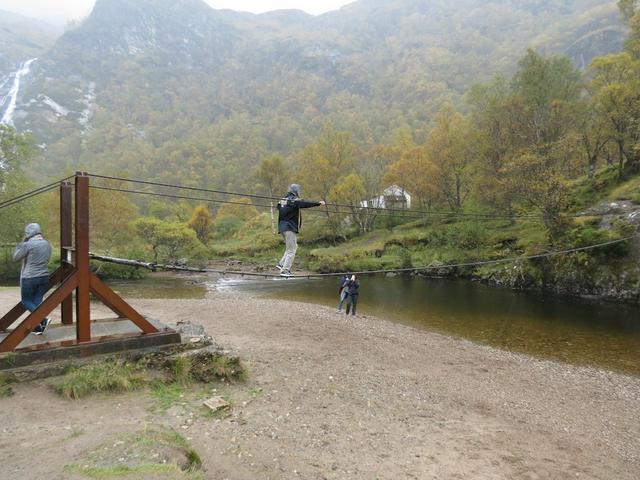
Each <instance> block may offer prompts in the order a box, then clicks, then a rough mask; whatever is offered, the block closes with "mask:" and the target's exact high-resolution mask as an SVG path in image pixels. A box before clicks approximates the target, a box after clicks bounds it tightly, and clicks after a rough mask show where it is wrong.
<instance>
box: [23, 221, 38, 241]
mask: <svg viewBox="0 0 640 480" xmlns="http://www.w3.org/2000/svg"><path fill="white" fill-rule="evenodd" d="M39 234H42V229H41V228H40V225H38V224H37V223H30V224H29V225H27V226H26V227H24V235H25V237H27V238H31V237H35V236H36V235H39Z"/></svg>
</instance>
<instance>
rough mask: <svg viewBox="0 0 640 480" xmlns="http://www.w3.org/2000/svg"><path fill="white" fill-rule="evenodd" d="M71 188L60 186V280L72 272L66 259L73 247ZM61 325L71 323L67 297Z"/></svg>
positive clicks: (70, 296) (69, 185)
mask: <svg viewBox="0 0 640 480" xmlns="http://www.w3.org/2000/svg"><path fill="white" fill-rule="evenodd" d="M72 195H73V187H72V186H71V184H70V183H69V182H62V183H61V184H60V268H61V270H62V271H61V273H62V280H64V279H65V278H66V277H68V276H69V275H70V274H71V272H73V265H72V264H71V259H68V258H67V255H68V254H69V249H70V248H71V247H72V245H73V225H72V222H73V217H72V212H71V206H72ZM60 314H61V317H62V323H63V324H65V325H71V324H72V323H73V297H72V295H69V296H68V297H67V298H65V299H64V300H63V301H62V304H61V307H60Z"/></svg>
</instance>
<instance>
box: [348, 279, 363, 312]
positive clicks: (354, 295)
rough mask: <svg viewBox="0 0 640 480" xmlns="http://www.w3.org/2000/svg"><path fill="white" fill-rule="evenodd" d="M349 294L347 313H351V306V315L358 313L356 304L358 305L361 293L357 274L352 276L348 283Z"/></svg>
mask: <svg viewBox="0 0 640 480" xmlns="http://www.w3.org/2000/svg"><path fill="white" fill-rule="evenodd" d="M347 288H348V289H349V294H348V295H347V315H349V307H351V315H355V314H356V306H357V305H358V295H359V294H360V280H358V279H357V278H356V276H355V275H352V276H351V279H350V280H349V283H348V284H347Z"/></svg>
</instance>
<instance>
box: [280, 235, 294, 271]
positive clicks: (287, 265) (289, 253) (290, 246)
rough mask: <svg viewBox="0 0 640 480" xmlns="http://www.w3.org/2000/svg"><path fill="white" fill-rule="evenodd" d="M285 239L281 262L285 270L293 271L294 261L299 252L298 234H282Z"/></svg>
mask: <svg viewBox="0 0 640 480" xmlns="http://www.w3.org/2000/svg"><path fill="white" fill-rule="evenodd" d="M282 236H283V237H284V245H285V250H284V255H283V256H282V259H281V260H280V265H282V269H283V270H291V266H292V265H293V259H294V258H296V250H298V234H297V233H296V232H282Z"/></svg>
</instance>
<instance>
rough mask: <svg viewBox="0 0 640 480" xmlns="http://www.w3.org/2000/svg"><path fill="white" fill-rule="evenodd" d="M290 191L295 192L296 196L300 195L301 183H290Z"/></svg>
mask: <svg viewBox="0 0 640 480" xmlns="http://www.w3.org/2000/svg"><path fill="white" fill-rule="evenodd" d="M289 193H293V194H294V195H295V196H296V197H299V196H300V185H298V184H297V183H292V184H291V185H289Z"/></svg>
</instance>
